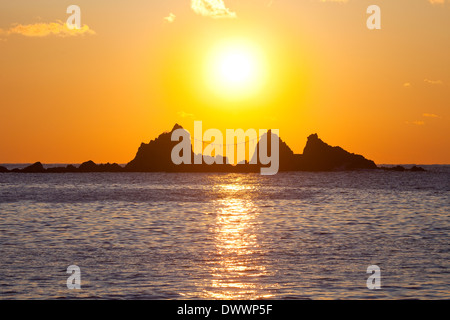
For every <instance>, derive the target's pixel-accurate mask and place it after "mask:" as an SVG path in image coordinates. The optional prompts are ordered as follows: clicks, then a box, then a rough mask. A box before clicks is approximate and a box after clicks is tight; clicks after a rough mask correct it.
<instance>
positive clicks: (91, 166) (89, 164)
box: [78, 160, 98, 172]
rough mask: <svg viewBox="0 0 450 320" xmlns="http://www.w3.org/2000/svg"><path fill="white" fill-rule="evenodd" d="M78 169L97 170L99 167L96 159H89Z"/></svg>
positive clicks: (82, 170) (80, 170)
mask: <svg viewBox="0 0 450 320" xmlns="http://www.w3.org/2000/svg"><path fill="white" fill-rule="evenodd" d="M78 171H79V172H97V171H98V168H97V165H96V164H95V162H94V161H92V160H89V161H86V162H83V163H82V164H81V165H80V166H79V167H78Z"/></svg>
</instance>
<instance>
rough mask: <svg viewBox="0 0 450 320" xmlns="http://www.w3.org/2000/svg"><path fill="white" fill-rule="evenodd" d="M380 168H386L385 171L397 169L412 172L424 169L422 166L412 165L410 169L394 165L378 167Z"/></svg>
mask: <svg viewBox="0 0 450 320" xmlns="http://www.w3.org/2000/svg"><path fill="white" fill-rule="evenodd" d="M380 169H383V170H386V171H398V172H404V171H412V172H424V171H426V170H425V169H424V168H422V167H418V166H413V167H411V168H410V169H408V168H405V167H403V166H395V167H380Z"/></svg>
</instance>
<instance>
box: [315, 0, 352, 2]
mask: <svg viewBox="0 0 450 320" xmlns="http://www.w3.org/2000/svg"><path fill="white" fill-rule="evenodd" d="M320 2H340V3H346V2H348V0H320Z"/></svg>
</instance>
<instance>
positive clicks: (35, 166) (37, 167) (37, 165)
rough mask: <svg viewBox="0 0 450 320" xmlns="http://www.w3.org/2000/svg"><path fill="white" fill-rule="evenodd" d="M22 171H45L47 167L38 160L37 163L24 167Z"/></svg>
mask: <svg viewBox="0 0 450 320" xmlns="http://www.w3.org/2000/svg"><path fill="white" fill-rule="evenodd" d="M20 171H21V172H25V173H44V172H45V168H44V166H43V165H42V163H40V162H36V163H34V164H32V165H31V166H28V167H25V168H23V169H22V170H20Z"/></svg>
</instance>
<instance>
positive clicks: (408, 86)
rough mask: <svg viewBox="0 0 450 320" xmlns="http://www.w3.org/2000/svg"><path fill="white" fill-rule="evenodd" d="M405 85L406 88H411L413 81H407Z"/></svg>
mask: <svg viewBox="0 0 450 320" xmlns="http://www.w3.org/2000/svg"><path fill="white" fill-rule="evenodd" d="M403 87H405V88H410V87H411V83H409V82H406V83H404V84H403Z"/></svg>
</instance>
